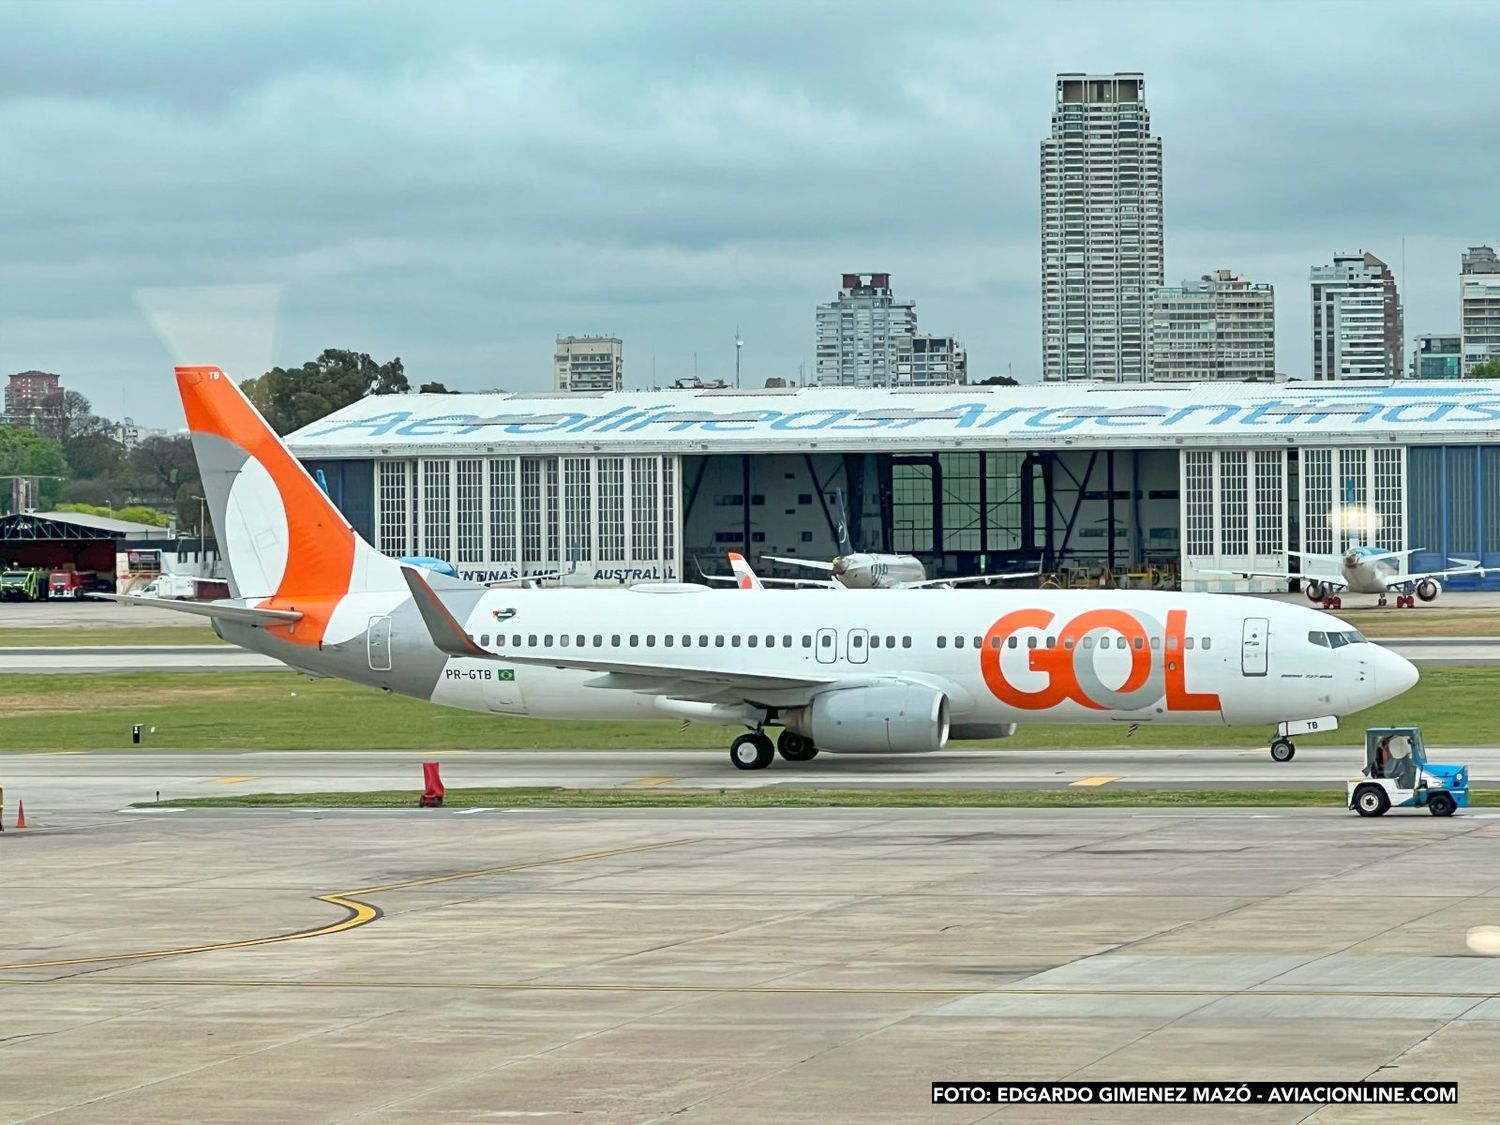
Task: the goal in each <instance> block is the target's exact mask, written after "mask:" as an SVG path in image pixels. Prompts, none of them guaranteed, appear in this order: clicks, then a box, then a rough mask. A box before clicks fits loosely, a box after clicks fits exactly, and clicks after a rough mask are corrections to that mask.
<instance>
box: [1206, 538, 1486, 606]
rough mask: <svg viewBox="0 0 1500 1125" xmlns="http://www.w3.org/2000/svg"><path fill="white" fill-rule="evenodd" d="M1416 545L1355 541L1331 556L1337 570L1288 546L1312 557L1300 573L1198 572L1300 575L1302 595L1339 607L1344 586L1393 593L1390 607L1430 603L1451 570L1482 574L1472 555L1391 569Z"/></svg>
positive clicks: (1382, 601)
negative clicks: (1389, 547) (1445, 563)
mask: <svg viewBox="0 0 1500 1125" xmlns="http://www.w3.org/2000/svg"><path fill="white" fill-rule="evenodd" d="M1421 549H1422V548H1420V547H1413V548H1411V549H1410V550H1406V551H1382V550H1380V548H1378V547H1367V546H1361V545H1360V544H1359V543H1355V544H1353V545H1352V546H1350V547H1349V549H1348V550H1346V551H1345V552H1344V553H1343V555H1341V556H1337V558H1338V561H1337V563H1335V564H1334V565H1335V566H1337V568H1338V573H1337V574H1334V573H1330V571H1332V570H1333V566H1330V565H1329V562H1328V561H1327V560H1329V558H1330V556H1326V555H1312V554H1307V553H1305V552H1302V551H1288V552H1287V554H1289V555H1295V556H1297V557H1298V558H1302V559H1318V560H1320V561H1319V562H1317V563H1313V564H1311V565H1308V566H1306V567H1305V568H1304V569H1303V571H1302V573H1301V574H1291V573H1288V572H1285V571H1270V570H1204V571H1199V573H1200V574H1224V575H1229V574H1232V575H1235V576H1237V577H1239V578H1300V579H1302V592H1303V593H1304V594H1306V595H1307V600H1308V601H1310V602H1317V603H1318V604H1320V605H1321V606H1322V607H1323V608H1324V609H1342V608H1343V605H1344V599H1343V598H1341V597H1340V596H1339V595H1340V594H1341V593H1342V592H1343V591H1344V590H1348V591H1349V592H1350V593H1353V594H1374V595H1375V596H1376V597H1378V598H1379V599H1380V600H1379V601H1378V602H1376V603H1375V604H1376V605H1385V604H1387V603H1386V597H1387V595H1389V594H1395V595H1396V608H1398V609H1412V608H1414V607H1415V606H1416V604H1417V602H1418V601H1419V600H1420V601H1424V602H1435V601H1437V600H1438V598H1439V597H1441V596H1442V593H1443V583H1442V581H1441V579H1444V578H1450V577H1452V576H1453V575H1455V574H1486V573H1488V569H1487V568H1485V567H1482V566H1480V565H1479V560H1478V559H1456V560H1454V561H1455V562H1457V563H1458V564H1459V565H1457V566H1453V567H1449V568H1448V569H1446V570H1426V571H1422V572H1420V573H1417V574H1402V573H1401V572H1400V571H1398V570H1397V569H1396V560H1397V559H1401V558H1405V557H1406V556H1408V555H1414V554H1416V553H1417V552H1418V551H1420V550H1421Z"/></svg>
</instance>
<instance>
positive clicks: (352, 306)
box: [0, 3, 1500, 425]
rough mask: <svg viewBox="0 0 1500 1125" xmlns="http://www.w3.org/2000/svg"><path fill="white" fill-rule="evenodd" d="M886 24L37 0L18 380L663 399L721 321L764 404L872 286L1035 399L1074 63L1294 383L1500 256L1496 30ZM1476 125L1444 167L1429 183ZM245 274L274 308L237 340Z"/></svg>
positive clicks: (20, 133)
mask: <svg viewBox="0 0 1500 1125" xmlns="http://www.w3.org/2000/svg"><path fill="white" fill-rule="evenodd" d="M880 8H881V6H880V5H878V4H877V5H873V6H872V7H871V8H870V9H869V10H868V11H866V13H865V14H866V15H867V16H868V18H867V19H862V20H860V21H857V22H854V23H851V22H850V21H848V20H847V19H845V18H844V17H843V16H841V15H839V14H838V13H836V12H833V11H827V12H825V11H819V10H816V9H811V10H804V9H803V8H801V7H797V6H791V5H788V6H784V7H780V8H778V7H776V6H774V5H772V6H770V7H766V8H760V9H757V10H756V11H755V12H753V13H752V12H737V11H733V10H723V11H720V10H709V9H707V8H705V9H702V10H699V9H692V10H684V9H681V8H671V9H668V8H666V7H650V6H644V7H641V6H637V7H632V8H631V9H630V10H628V11H626V10H615V9H612V8H607V7H595V6H582V7H578V6H574V7H570V8H569V9H568V11H560V10H553V9H548V10H545V11H544V10H540V9H538V10H524V9H517V10H508V11H507V12H505V13H504V14H496V13H494V12H492V11H491V10H490V9H489V8H487V7H485V6H468V5H462V4H454V5H451V6H444V7H443V8H440V9H438V10H435V11H422V12H417V11H413V10H409V9H405V8H401V7H398V6H395V5H391V6H389V7H384V6H381V10H380V12H379V13H378V18H356V14H355V9H353V8H351V7H348V6H344V5H338V4H329V5H319V6H317V7H316V8H315V9H312V10H308V11H303V10H300V9H293V8H291V7H280V8H271V9H269V10H266V9H260V8H245V9H242V10H241V12H240V15H239V17H238V18H237V19H236V20H235V21H221V22H219V23H216V22H215V21H206V20H194V19H187V18H183V14H184V13H190V12H192V11H193V10H194V8H193V6H192V5H185V4H155V5H151V4H147V5H141V6H133V7H132V8H130V9H129V10H128V11H125V10H122V9H120V8H115V7H110V6H103V7H101V6H92V7H89V6H80V5H73V4H68V3H59V4H52V5H45V6H43V5H23V6H19V7H17V8H15V9H13V10H12V13H11V14H12V23H13V26H14V34H15V36H16V37H17V39H18V40H19V41H24V42H26V43H27V45H28V50H27V51H26V52H24V53H22V57H21V58H19V59H18V60H17V61H16V65H14V66H12V67H10V68H8V70H7V72H6V73H4V74H0V130H3V132H4V135H5V136H6V137H7V138H8V141H7V148H6V155H7V166H8V171H9V176H10V184H9V186H10V189H11V190H10V192H9V199H10V203H11V206H10V207H9V208H8V209H7V212H6V214H5V215H4V216H0V244H3V245H5V246H6V247H7V260H6V265H7V272H8V273H9V274H10V276H11V277H13V278H17V279H24V283H23V284H15V283H12V284H9V285H7V286H5V287H4V289H3V290H0V371H6V372H9V371H22V370H27V369H32V368H40V369H42V370H47V371H56V372H59V373H61V374H62V375H63V376H64V379H65V381H66V383H67V385H68V386H69V387H70V388H76V389H78V390H80V391H82V392H83V393H85V394H87V395H88V396H89V397H90V398H91V399H93V400H94V402H95V405H96V408H97V409H98V410H99V411H100V412H102V413H105V414H111V415H121V414H126V413H129V414H132V415H134V416H137V417H139V418H140V420H141V421H143V422H146V423H159V424H168V425H170V424H175V422H176V421H177V420H176V419H175V418H173V417H172V410H171V407H170V399H169V398H167V397H166V396H164V395H157V394H155V393H154V392H156V391H160V390H162V389H164V388H165V387H166V386H167V385H168V382H169V377H170V376H169V370H168V368H169V366H170V364H171V362H172V361H173V360H174V359H176V358H182V359H193V360H210V361H218V362H222V363H225V364H226V365H227V366H229V367H231V368H232V369H234V373H235V374H236V375H240V376H247V375H252V374H258V373H259V371H260V370H263V369H264V368H263V367H262V368H257V364H260V363H264V364H266V365H267V366H269V365H271V364H275V363H296V362H301V361H302V360H304V359H306V358H308V357H310V356H312V355H316V354H318V352H320V351H321V350H322V349H323V348H325V347H350V348H354V349H357V350H360V351H367V352H370V353H371V354H373V355H376V356H379V357H382V358H388V357H390V356H393V355H400V356H401V357H402V358H403V360H404V361H405V363H406V366H407V369H408V371H409V372H410V373H411V374H412V376H413V379H414V382H417V381H425V380H439V381H442V382H444V383H445V384H446V385H447V386H448V387H449V388H450V389H461V390H474V389H482V388H489V387H496V386H504V387H509V388H510V389H513V390H542V389H545V388H547V387H548V386H549V385H550V383H551V378H552V376H551V372H550V371H549V370H548V367H547V364H546V356H547V355H548V354H550V352H549V350H548V349H550V348H551V347H552V344H553V340H554V337H555V336H556V334H557V333H558V332H564V331H570V330H575V329H573V328H572V327H571V326H574V325H577V326H593V325H598V326H601V327H603V328H604V329H605V330H607V331H609V332H611V333H614V334H617V335H618V336H620V337H621V338H622V339H624V340H625V342H626V346H627V347H628V348H629V349H630V352H631V357H632V358H631V362H630V365H629V367H628V369H627V372H626V384H627V386H641V385H643V384H644V383H645V382H647V381H649V379H650V374H651V371H652V369H653V366H654V367H655V370H656V371H657V373H658V374H657V379H658V381H659V382H661V383H663V384H666V383H669V382H671V381H672V380H673V379H675V378H678V377H682V376H685V375H688V374H690V373H691V372H692V370H693V356H694V354H695V353H696V354H697V356H698V369H699V373H700V374H701V375H702V376H703V377H705V378H715V377H725V376H728V377H729V378H731V379H732V375H733V366H734V358H735V347H734V339H735V327H736V324H738V325H739V334H740V336H741V338H743V340H744V342H745V343H744V348H743V381H744V382H745V384H746V385H748V386H756V385H761V384H762V383H764V381H765V379H766V378H767V377H772V376H777V377H784V378H789V379H795V378H796V376H797V374H798V370H799V367H802V366H803V365H805V367H806V369H807V370H808V372H809V373H811V371H812V370H813V367H814V364H813V358H814V357H813V339H812V334H811V333H810V332H809V330H808V316H809V310H810V309H811V308H812V307H814V306H815V305H816V304H818V303H819V302H822V301H826V300H827V293H828V288H829V281H830V278H836V277H837V275H838V274H839V273H840V272H841V271H843V270H844V269H846V268H847V267H848V266H849V265H850V264H867V265H868V266H873V267H875V268H879V269H881V270H886V271H888V272H890V273H891V274H892V275H893V276H894V277H896V278H897V279H898V281H899V286H900V289H901V292H902V293H903V294H906V295H909V296H911V297H914V298H915V299H917V300H918V302H919V305H920V307H921V308H922V310H923V323H924V327H928V328H929V330H930V329H938V330H940V331H942V332H945V333H951V334H953V335H955V336H957V337H958V338H960V339H962V340H963V342H964V344H965V345H966V347H967V350H968V354H969V358H970V371H969V377H970V379H971V381H977V380H979V379H983V378H985V377H987V376H990V375H995V374H1005V373H1007V372H1009V373H1012V374H1014V375H1015V377H1017V378H1018V379H1020V380H1022V381H1023V382H1032V381H1037V380H1039V379H1040V378H1041V374H1042V364H1041V341H1040V338H1039V337H1040V333H1039V332H1038V325H1039V323H1040V307H1041V306H1040V300H1041V298H1040V276H1039V272H1040V271H1039V267H1038V257H1039V234H1038V232H1039V228H1040V218H1039V201H1038V198H1037V191H1036V185H1037V176H1038V156H1037V140H1038V138H1040V137H1043V136H1045V135H1046V133H1047V126H1048V119H1049V116H1050V114H1051V111H1052V109H1053V103H1054V93H1055V89H1054V88H1055V78H1056V75H1057V74H1059V73H1064V72H1074V71H1077V72H1089V73H1096V72H1106V73H1114V72H1117V71H1120V72H1124V71H1139V72H1141V73H1143V74H1145V75H1146V78H1147V81H1148V82H1149V84H1150V95H1149V105H1150V109H1151V131H1152V133H1153V134H1154V135H1156V136H1160V137H1161V138H1162V141H1163V146H1164V148H1165V150H1166V172H1165V181H1164V197H1165V198H1164V212H1165V224H1166V227H1167V228H1168V230H1167V237H1166V258H1165V271H1164V272H1165V276H1166V278H1168V279H1174V278H1184V277H1187V278H1192V277H1197V276H1201V275H1203V274H1205V273H1208V272H1210V271H1212V270H1215V269H1219V268H1229V269H1232V270H1233V271H1234V272H1235V273H1237V274H1239V275H1241V276H1244V277H1247V278H1251V279H1253V280H1255V281H1258V282H1265V283H1267V284H1272V285H1274V286H1275V287H1276V288H1277V290H1279V292H1280V294H1281V295H1283V300H1282V301H1280V302H1278V306H1279V307H1278V310H1277V313H1278V324H1277V364H1276V366H1277V369H1278V370H1281V371H1285V372H1286V373H1288V374H1290V375H1292V376H1295V377H1308V376H1310V375H1311V354H1310V347H1309V342H1310V339H1311V327H1310V320H1309V317H1310V314H1309V310H1308V308H1307V302H1306V300H1305V299H1298V297H1297V294H1299V293H1305V292H1306V285H1307V275H1308V270H1309V269H1310V268H1311V267H1312V266H1314V265H1316V264H1318V263H1322V262H1326V261H1328V260H1331V257H1332V255H1333V254H1334V253H1336V252H1339V251H1341V250H1344V249H1347V248H1352V247H1363V248H1365V249H1367V250H1370V251H1371V252H1373V253H1375V254H1377V255H1378V256H1379V257H1381V258H1382V259H1383V260H1384V261H1386V262H1388V263H1389V264H1390V266H1391V268H1392V269H1393V270H1394V271H1395V273H1396V277H1397V282H1398V284H1399V287H1400V290H1401V295H1402V303H1403V305H1404V307H1405V314H1406V328H1407V331H1408V339H1407V340H1406V341H1405V343H1406V345H1407V347H1408V348H1409V347H1410V345H1411V338H1412V336H1413V335H1414V334H1415V333H1417V332H1442V331H1449V330H1456V329H1457V328H1458V323H1457V322H1458V309H1457V301H1458V296H1457V282H1456V277H1457V272H1458V261H1459V256H1460V255H1461V253H1462V252H1463V250H1464V249H1466V248H1467V247H1469V246H1475V245H1480V244H1485V243H1488V244H1490V245H1495V244H1496V242H1497V240H1500V231H1497V230H1496V229H1495V226H1494V224H1495V223H1496V216H1495V210H1494V207H1493V202H1492V200H1493V184H1494V183H1495V182H1500V111H1497V109H1496V106H1495V100H1494V98H1493V96H1492V93H1491V91H1490V90H1489V76H1490V68H1489V66H1488V65H1487V64H1488V62H1489V58H1488V55H1489V52H1488V50H1487V48H1486V46H1485V45H1486V43H1487V42H1489V41H1492V40H1493V32H1494V29H1495V27H1496V17H1495V16H1494V15H1493V14H1492V10H1491V9H1490V8H1489V7H1488V6H1487V5H1483V4H1469V3H1450V4H1445V5H1427V6H1421V7H1411V6H1397V5H1367V6H1365V7H1364V8H1363V10H1362V11H1363V15H1362V18H1361V19H1360V20H1359V21H1350V20H1348V19H1347V18H1346V13H1347V9H1346V8H1344V7H1342V6H1339V5H1310V6H1309V5H1292V4H1266V5H1262V6H1258V7H1257V9H1256V10H1255V14H1254V18H1253V19H1247V18H1246V16H1245V13H1244V12H1243V11H1239V10H1233V9H1227V8H1226V9H1218V8H1210V7H1207V6H1204V7H1194V8H1183V7H1182V6H1180V5H1168V6H1152V5H1142V6H1135V7H1132V8H1130V9H1129V10H1128V11H1126V10H1123V9H1119V8H1116V7H1115V6H1112V5H1101V6H1093V7H1090V8H1089V9H1088V11H1086V12H1082V13H1081V14H1080V16H1079V18H1077V19H1070V20H1068V21H1059V20H1057V19H1056V18H1055V14H1053V13H1049V12H1047V11H1044V10H1037V11H1031V10H1029V9H1020V8H1007V9H995V10H991V9H987V8H979V7H964V8H957V7H946V8H939V9H937V10H935V11H934V12H933V13H932V15H931V18H930V19H927V20H924V22H923V25H922V26H921V27H910V26H908V25H909V23H910V21H907V20H901V19H894V18H886V17H885V16H883V15H882V14H881V11H880V10H879V9H880ZM581 11H586V12H587V13H588V14H589V18H588V19H579V18H576V17H577V16H578V15H579V12H581ZM900 11H901V9H899V8H896V7H894V6H892V7H891V9H890V14H892V15H894V14H896V13H898V12H900ZM835 31H837V33H838V34H837V35H836V36H835V35H834V32H835ZM897 40H899V41H900V46H901V49H900V50H896V49H895V48H896V45H897V42H896V41H897ZM835 41H836V42H838V44H839V48H838V50H836V51H832V52H830V51H827V50H824V49H823V48H824V47H826V45H827V44H828V43H830V42H835ZM1417 42H1422V43H1424V44H1426V49H1427V50H1441V51H1442V52H1443V57H1444V58H1445V68H1444V81H1443V83H1442V84H1441V85H1438V84H1434V83H1422V84H1417V83H1399V82H1397V83H1374V82H1372V83H1369V84H1368V85H1367V86H1366V87H1363V88H1362V89H1361V91H1360V94H1359V97H1358V98H1352V97H1349V96H1348V85H1347V83H1346V82H1344V81H1343V80H1341V79H1340V77H1339V76H1338V75H1337V74H1336V73H1335V72H1334V70H1333V69H1331V68H1330V67H1329V65H1328V59H1329V58H1330V57H1335V56H1336V57H1340V58H1358V59H1359V60H1360V66H1361V69H1362V71H1363V72H1364V73H1392V74H1396V73H1402V72H1403V67H1405V66H1406V64H1407V63H1409V61H1410V56H1411V52H1412V49H1413V48H1412V44H1413V43H1417ZM813 44H822V45H823V46H822V47H820V48H819V49H818V50H813V49H812V45H813ZM917 57H920V58H924V59H926V60H928V63H929V65H926V66H924V67H923V68H921V69H920V70H915V71H907V72H900V73H895V74H891V75H888V76H886V79H884V80H882V81H872V79H871V75H874V74H882V73H883V71H882V67H884V66H888V65H889V63H888V60H889V59H891V58H917ZM210 61H211V64H210ZM80 63H82V65H80ZM1227 89H1241V90H1254V92H1255V96H1254V97H1253V98H1250V97H1240V98H1236V97H1227V98H1225V97H1219V96H1217V95H1216V92H1217V91H1222V90H1227ZM1319 105H1322V106H1324V107H1325V108H1326V109H1327V110H1328V112H1316V113H1309V112H1307V108H1308V107H1309V106H1319ZM1335 108H1336V109H1337V112H1334V109H1335ZM1455 137H1460V138H1466V139H1467V140H1466V151H1465V153H1464V160H1463V163H1462V168H1463V171H1462V174H1459V175H1444V176H1441V177H1440V176H1437V175H1435V174H1434V172H1433V169H1434V168H1438V167H1446V166H1447V164H1446V163H1444V161H1445V160H1446V159H1447V155H1451V150H1452V144H1453V138H1455ZM1424 152H1426V153H1428V154H1429V155H1428V156H1426V157H1424V156H1422V153H1424ZM1335 153H1336V154H1337V159H1334V158H1333V156H1332V155H1331V154H1335ZM1391 153H1401V154H1402V156H1401V159H1399V160H1392V159H1390V154H1391ZM1444 154H1447V155H1444ZM1403 236H1404V237H1405V252H1404V257H1405V268H1403V247H1402V238H1403ZM226 285H227V286H240V287H250V288H252V289H255V290H257V293H256V294H255V295H253V297H252V298H251V300H250V303H251V304H252V305H255V306H256V308H257V309H259V311H258V312H257V313H255V314H254V315H251V314H249V313H245V312H243V311H242V310H232V315H229V314H225V315H223V316H222V317H221V316H220V312H221V311H222V310H220V309H219V306H218V293H219V291H218V290H217V289H214V288H212V287H217V286H226ZM169 289H170V290H173V291H174V294H173V295H174V300H175V302H176V304H175V306H174V309H175V313H176V316H175V318H174V317H163V316H160V315H157V308H156V304H155V303H154V302H155V300H156V298H155V296H153V295H154V294H158V293H160V292H162V291H164V290H169ZM184 290H186V291H187V292H186V293H184V292H183V291H184ZM200 298H201V299H200ZM195 302H196V305H195ZM205 306H213V310H212V311H210V312H208V313H203V312H200V311H199V310H200V309H202V308H203V307H205ZM183 324H187V325H189V326H190V327H191V328H192V329H193V331H192V332H182V331H175V330H174V329H175V328H181V327H182V325H183ZM153 325H155V326H157V327H161V326H163V325H166V334H167V336H168V337H169V338H170V339H173V340H175V341H177V342H178V343H179V344H181V342H182V340H183V339H184V338H187V339H190V340H191V341H192V346H191V349H189V348H188V347H186V346H184V347H182V348H180V349H179V350H180V351H185V352H187V354H179V355H174V354H173V353H172V351H171V350H169V348H168V347H165V346H164V345H163V344H162V343H161V342H160V340H159V339H158V337H157V335H156V333H155V332H154V331H153ZM231 328H232V331H231ZM582 330H585V331H593V330H599V329H594V328H589V327H582ZM204 350H211V351H212V352H213V353H214V354H212V355H205V354H203V351H204ZM653 360H654V364H653ZM139 388H146V389H147V390H148V392H151V393H148V394H146V395H144V396H142V395H141V394H139V392H138V389H139ZM143 402H144V404H145V405H144V406H141V405H140V404H142V403H143ZM138 407H139V408H138Z"/></svg>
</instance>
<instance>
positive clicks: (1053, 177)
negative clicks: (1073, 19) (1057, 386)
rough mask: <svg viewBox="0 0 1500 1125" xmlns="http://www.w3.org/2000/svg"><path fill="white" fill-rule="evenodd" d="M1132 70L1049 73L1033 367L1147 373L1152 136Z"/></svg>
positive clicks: (1156, 157) (1154, 253) (1156, 215)
mask: <svg viewBox="0 0 1500 1125" xmlns="http://www.w3.org/2000/svg"><path fill="white" fill-rule="evenodd" d="M1145 98H1146V78H1145V76H1144V75H1142V74H1134V73H1126V74H1059V75H1058V76H1057V106H1056V108H1055V109H1054V110H1053V111H1052V135H1051V136H1050V137H1048V138H1047V139H1046V140H1044V141H1043V142H1042V376H1043V378H1045V379H1047V380H1049V381H1066V380H1074V379H1102V380H1106V381H1118V382H1139V381H1141V380H1144V379H1145V378H1146V365H1147V340H1146V305H1147V302H1148V300H1149V298H1150V295H1151V294H1152V293H1153V292H1154V291H1155V290H1157V289H1159V288H1161V286H1162V284H1163V281H1164V276H1163V272H1162V202H1161V139H1160V138H1159V137H1153V136H1151V116H1150V114H1149V113H1147V112H1146V101H1145Z"/></svg>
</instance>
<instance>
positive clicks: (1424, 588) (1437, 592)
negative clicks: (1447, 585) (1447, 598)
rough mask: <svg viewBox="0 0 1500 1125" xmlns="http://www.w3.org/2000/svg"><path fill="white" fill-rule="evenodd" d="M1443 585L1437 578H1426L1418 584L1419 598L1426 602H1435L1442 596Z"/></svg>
mask: <svg viewBox="0 0 1500 1125" xmlns="http://www.w3.org/2000/svg"><path fill="white" fill-rule="evenodd" d="M1442 592H1443V584H1442V583H1441V582H1439V581H1438V580H1437V579H1436V578H1424V579H1422V581H1420V582H1418V583H1417V597H1419V598H1421V599H1422V600H1423V601H1424V602H1435V601H1437V600H1438V598H1439V597H1440V596H1441V595H1442Z"/></svg>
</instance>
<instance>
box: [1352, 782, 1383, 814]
mask: <svg viewBox="0 0 1500 1125" xmlns="http://www.w3.org/2000/svg"><path fill="white" fill-rule="evenodd" d="M1390 807H1391V799H1390V798H1389V797H1387V796H1386V795H1385V790H1384V789H1382V788H1381V787H1380V786H1378V785H1361V786H1360V787H1359V788H1358V789H1356V790H1355V791H1354V811H1355V812H1357V813H1359V815H1360V816H1384V815H1385V814H1386V810H1387V809H1389V808H1390Z"/></svg>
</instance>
